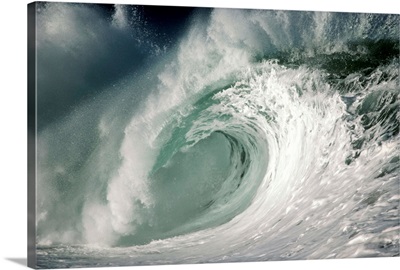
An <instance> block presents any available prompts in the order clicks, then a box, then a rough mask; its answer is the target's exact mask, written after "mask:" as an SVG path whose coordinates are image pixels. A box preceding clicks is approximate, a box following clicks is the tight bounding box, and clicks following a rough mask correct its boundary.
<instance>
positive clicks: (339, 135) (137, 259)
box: [37, 3, 400, 268]
mask: <svg viewBox="0 0 400 270" xmlns="http://www.w3.org/2000/svg"><path fill="white" fill-rule="evenodd" d="M399 20H400V17H399V15H386V14H379V15H378V14H355V13H327V12H298V11H272V10H238V9H206V8H173V7H169V8H159V7H158V8H157V7H149V6H148V7H143V6H123V5H92V4H67V3H42V4H39V5H38V6H37V104H38V109H37V116H38V118H37V123H38V130H37V147H38V148H37V149H38V150H37V159H38V160H37V162H38V163H37V259H38V261H37V267H38V268H67V267H98V266H124V265H149V264H180V263H211V262H213V263H214V262H244V261H268V260H297V259H301V260H307V259H329V258H363V257H393V256H399V253H400V252H399V248H400V243H399V237H400V236H399V235H400V224H399V222H400V219H399V218H400V216H399V199H400V187H399V185H400V157H399V153H400V135H399V126H400V123H399V122H400V112H399V104H400V102H399V99H400V87H399V36H400V29H399Z"/></svg>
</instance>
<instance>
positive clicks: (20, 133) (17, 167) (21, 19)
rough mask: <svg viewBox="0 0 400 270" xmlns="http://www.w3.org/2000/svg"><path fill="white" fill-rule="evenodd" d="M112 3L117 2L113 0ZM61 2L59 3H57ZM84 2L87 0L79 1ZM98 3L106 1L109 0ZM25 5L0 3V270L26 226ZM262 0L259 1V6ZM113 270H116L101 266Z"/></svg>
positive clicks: (276, 265)
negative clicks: (0, 7)
mask: <svg viewBox="0 0 400 270" xmlns="http://www.w3.org/2000/svg"><path fill="white" fill-rule="evenodd" d="M116 1H117V0H116ZM261 1H262V0H246V1H227V0H214V1H208V0H202V1H201V0H185V1H179V0H168V1H165V0H164V1H161V0H158V1H156V0H141V1H136V2H134V0H118V1H117V3H121V4H153V5H187V6H209V7H212V6H214V7H237V8H264V9H291V10H317V11H318V10H319V11H346V12H374V13H396V14H399V13H400V2H399V1H398V0H392V1H391V0H379V1H368V3H367V1H365V0H364V1H362V0H347V1H344V0H329V1H316V0H301V1H299V0H297V1H296V0H273V1H262V2H261ZM63 2H64V1H63ZM81 2H90V1H81ZM96 2H98V3H110V2H113V0H109V1H101V0H96ZM27 3H28V1H26V0H23V1H15V0H6V1H2V5H1V6H2V9H1V13H2V14H1V16H0V20H1V23H0V27H1V32H0V34H1V42H0V46H1V50H0V52H1V58H0V61H1V62H0V68H1V70H0V82H1V89H0V93H1V94H0V95H1V97H0V102H1V104H0V124H1V128H0V159H1V160H0V164H1V165H0V177H1V178H0V185H1V188H0V192H1V195H0V199H1V201H0V207H1V212H0V216H1V218H0V224H1V229H0V269H5V270H9V269H10V270H12V269H24V268H25V267H26V266H24V265H25V264H26V246H27V241H26V238H27V233H26V231H27V226H26V212H27V210H26V202H27V200H26V196H27V188H26V186H27V184H26V178H27V176H26V175H27V170H26V168H27V155H26V152H27V151H26V149H27V144H26V141H27V136H26V134H27V131H26V126H27V118H26V115H27V110H26V107H27V99H26V96H27V94H26V88H27V87H26V85H27V81H26V77H27V66H26V62H27V53H26V52H27V40H26V36H27V28H26V25H27V18H26V17H27ZM261 3H262V4H261ZM395 265H400V258H399V257H397V258H373V259H346V260H319V261H295V262H263V263H237V264H206V265H190V266H187V265H180V266H176V265H174V266H154V267H153V266H152V267H148V266H146V267H135V268H134V267H124V268H121V269H146V270H153V269H159V270H167V269H191V270H194V269H206V270H211V269H233V270H235V269H247V268H252V269H265V268H269V269H293V268H296V269H307V270H308V269H324V270H325V269H326V270H328V269H378V268H385V269H391V268H393V267H394V266H395ZM101 269H105V270H106V269H116V268H101Z"/></svg>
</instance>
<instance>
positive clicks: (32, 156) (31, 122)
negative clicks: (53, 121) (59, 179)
mask: <svg viewBox="0 0 400 270" xmlns="http://www.w3.org/2000/svg"><path fill="white" fill-rule="evenodd" d="M28 267H31V268H36V3H30V4H28Z"/></svg>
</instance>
